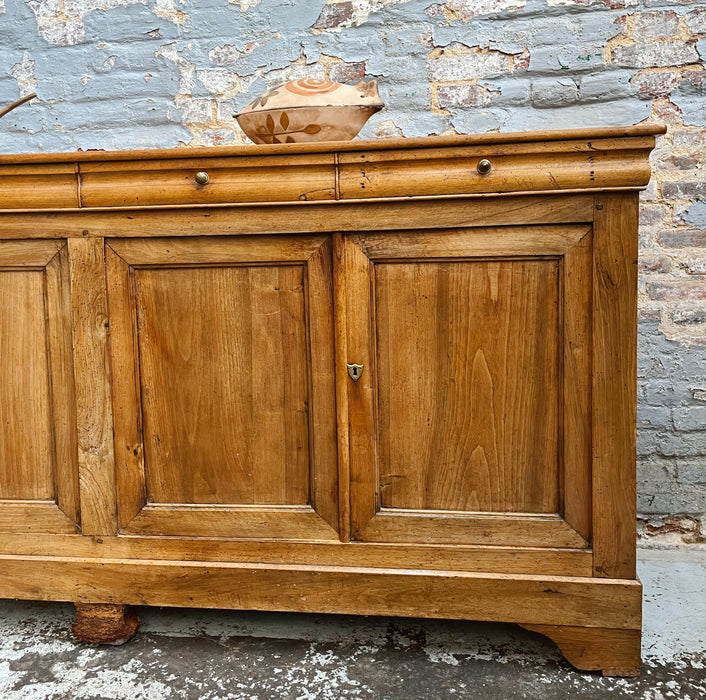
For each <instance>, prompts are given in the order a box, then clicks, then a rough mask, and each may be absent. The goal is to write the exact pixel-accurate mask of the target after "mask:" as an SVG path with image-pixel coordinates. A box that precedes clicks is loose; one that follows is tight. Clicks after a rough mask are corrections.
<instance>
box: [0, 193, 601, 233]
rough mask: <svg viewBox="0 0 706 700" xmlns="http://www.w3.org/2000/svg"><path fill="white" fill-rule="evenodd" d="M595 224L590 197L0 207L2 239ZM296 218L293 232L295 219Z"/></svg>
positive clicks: (480, 196) (532, 196) (484, 196)
mask: <svg viewBox="0 0 706 700" xmlns="http://www.w3.org/2000/svg"><path fill="white" fill-rule="evenodd" d="M592 220H593V196H592V195H590V194H572V195H566V194H562V195H552V194H549V195H541V196H537V195H521V196H511V195H508V196H497V195H493V196H492V197H491V196H486V195H478V196H476V197H460V198H457V199H456V198H454V199H448V198H443V199H430V200H424V201H416V200H414V199H410V200H408V201H391V202H384V203H383V202H380V201H375V200H372V201H366V202H358V203H352V202H323V203H313V202H300V203H297V204H281V205H277V206H271V205H267V206H264V205H263V206H251V205H244V204H235V205H231V206H212V205H209V206H206V205H202V206H198V207H197V206H193V207H188V208H184V207H183V206H176V205H175V206H173V207H161V208H152V209H150V208H142V209H139V208H133V209H125V210H122V209H113V210H110V209H97V210H91V209H79V210H75V211H72V212H24V213H22V212H13V213H7V212H5V213H3V212H2V211H1V210H0V224H1V225H0V239H2V238H16V237H22V236H24V235H26V232H27V231H28V230H31V231H32V235H33V236H35V237H38V238H53V237H56V236H61V237H63V238H71V237H80V238H83V237H103V236H108V237H111V238H141V237H144V236H150V237H154V238H160V237H165V236H215V237H219V236H228V235H233V234H238V235H240V234H263V233H265V234H277V233H291V232H292V229H293V228H295V229H296V232H298V233H307V232H311V233H320V232H323V231H380V230H384V229H390V230H395V229H399V228H400V226H401V223H400V222H402V221H403V222H404V228H405V229H414V228H416V229H425V228H427V227H428V226H429V222H430V221H432V222H433V223H434V227H435V228H452V227H464V226H466V227H467V226H502V225H506V224H516V223H517V222H518V221H521V222H522V223H524V224H526V225H535V224H556V223H578V222H588V221H592ZM293 221H296V222H297V223H296V227H293V226H292V222H293Z"/></svg>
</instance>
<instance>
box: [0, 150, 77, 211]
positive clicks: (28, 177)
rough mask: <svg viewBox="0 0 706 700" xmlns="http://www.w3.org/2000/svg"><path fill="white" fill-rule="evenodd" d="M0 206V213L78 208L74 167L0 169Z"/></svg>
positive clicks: (27, 166) (68, 164)
mask: <svg viewBox="0 0 706 700" xmlns="http://www.w3.org/2000/svg"><path fill="white" fill-rule="evenodd" d="M3 160H4V159H3ZM0 162H2V161H0ZM0 202H1V203H2V204H0V208H2V209H64V208H71V207H78V206H80V203H79V201H78V196H77V176H76V165H74V164H73V163H65V164H50V163H36V164H25V165H22V164H16V165H9V164H8V165H0Z"/></svg>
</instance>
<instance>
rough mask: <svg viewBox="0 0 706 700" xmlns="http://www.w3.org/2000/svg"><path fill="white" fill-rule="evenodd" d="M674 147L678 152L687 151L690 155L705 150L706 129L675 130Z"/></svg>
mask: <svg viewBox="0 0 706 700" xmlns="http://www.w3.org/2000/svg"><path fill="white" fill-rule="evenodd" d="M672 145H673V146H674V148H675V149H676V150H685V151H688V152H689V153H692V152H694V151H697V150H700V149H704V147H706V129H675V130H674V133H673V136H672Z"/></svg>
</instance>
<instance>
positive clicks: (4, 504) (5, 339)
mask: <svg viewBox="0 0 706 700" xmlns="http://www.w3.org/2000/svg"><path fill="white" fill-rule="evenodd" d="M69 288H70V282H69V271H68V255H67V246H66V243H65V241H2V242H0V299H2V305H1V308H0V531H2V532H39V533H73V532H76V531H77V523H78V520H79V515H78V501H79V498H78V465H77V455H76V408H75V399H74V385H73V364H72V347H71V308H70V301H69Z"/></svg>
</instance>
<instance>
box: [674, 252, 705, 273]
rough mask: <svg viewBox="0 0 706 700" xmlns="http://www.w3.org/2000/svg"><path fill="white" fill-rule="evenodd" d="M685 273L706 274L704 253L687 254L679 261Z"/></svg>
mask: <svg viewBox="0 0 706 700" xmlns="http://www.w3.org/2000/svg"><path fill="white" fill-rule="evenodd" d="M679 267H680V268H681V269H682V270H684V271H685V272H686V274H687V275H706V254H702V255H687V256H685V257H684V258H682V259H681V260H680V261H679Z"/></svg>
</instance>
